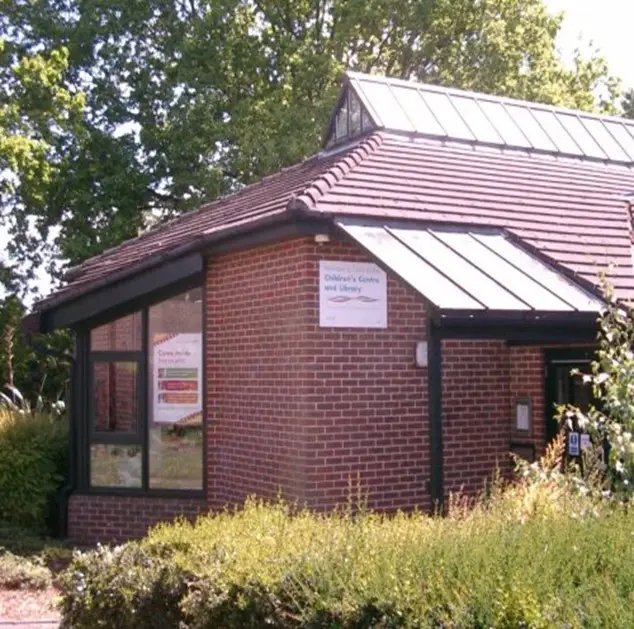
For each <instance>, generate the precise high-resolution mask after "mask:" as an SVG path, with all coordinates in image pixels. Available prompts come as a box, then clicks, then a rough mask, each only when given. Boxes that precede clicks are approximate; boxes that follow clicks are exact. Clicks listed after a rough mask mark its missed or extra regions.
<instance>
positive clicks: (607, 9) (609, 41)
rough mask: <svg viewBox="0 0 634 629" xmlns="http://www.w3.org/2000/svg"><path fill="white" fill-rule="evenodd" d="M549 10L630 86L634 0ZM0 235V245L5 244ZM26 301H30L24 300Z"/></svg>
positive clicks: (47, 286)
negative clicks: (591, 47)
mask: <svg viewBox="0 0 634 629" xmlns="http://www.w3.org/2000/svg"><path fill="white" fill-rule="evenodd" d="M544 1H545V3H546V5H547V6H548V8H549V9H550V10H551V11H552V12H559V11H563V12H564V13H565V19H564V23H563V26H562V30H561V32H560V35H559V39H558V48H559V51H560V53H561V55H562V57H563V58H564V59H565V60H570V59H571V58H572V55H573V53H574V50H575V48H577V47H581V49H582V50H584V49H585V48H586V46H587V44H589V43H590V42H592V44H593V45H594V46H595V47H596V48H598V49H599V50H600V52H601V54H602V55H603V56H604V57H605V59H606V60H607V62H608V66H609V68H610V71H611V72H612V74H614V75H616V76H618V77H620V78H621V80H622V82H623V87H624V88H627V87H633V88H634V55H632V44H631V38H632V31H633V26H634V0H544ZM5 238H6V237H3V235H2V234H0V248H4V245H5V244H6V243H5V242H4V239H5ZM35 283H36V285H37V287H38V289H39V291H40V292H41V293H42V294H44V295H45V294H47V293H48V292H49V291H50V290H51V283H50V278H49V277H48V275H47V273H46V272H45V271H44V270H43V269H41V270H40V271H39V272H38V277H37V280H36V282H35ZM28 301H29V302H30V300H28Z"/></svg>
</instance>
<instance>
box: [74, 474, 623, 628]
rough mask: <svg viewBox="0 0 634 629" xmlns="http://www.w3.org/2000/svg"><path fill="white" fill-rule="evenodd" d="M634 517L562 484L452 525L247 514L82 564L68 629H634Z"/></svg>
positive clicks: (153, 537) (480, 509)
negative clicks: (577, 494) (629, 628)
mask: <svg viewBox="0 0 634 629" xmlns="http://www.w3.org/2000/svg"><path fill="white" fill-rule="evenodd" d="M633 531H634V515H632V513H631V512H630V511H629V510H628V509H627V508H626V507H622V506H614V505H612V506H601V505H597V504H594V503H591V502H590V501H589V500H587V499H584V498H581V497H578V498H571V497H570V496H569V495H568V494H567V493H566V491H564V490H562V489H561V488H560V487H558V486H557V485H556V484H553V483H542V484H540V485H538V486H533V485H530V484H528V483H523V484H520V485H518V486H515V487H512V488H510V489H506V490H504V491H496V492H494V495H493V497H492V498H490V499H488V500H487V501H486V502H485V501H482V502H480V503H479V504H478V505H477V506H476V507H475V508H469V509H467V508H461V507H460V505H457V504H454V505H453V507H452V508H451V510H450V514H449V516H448V517H445V518H433V517H427V516H424V515H420V514H409V515H404V514H401V515H396V516H392V517H387V516H380V515H373V514H361V515H359V514H357V515H353V514H352V513H340V514H335V515H328V516H326V515H317V514H313V513H309V512H304V511H301V512H298V513H292V512H291V509H289V507H287V506H285V505H282V504H277V505H273V506H267V505H264V504H261V503H257V502H253V501H249V502H248V503H247V504H246V505H245V507H244V509H242V510H241V511H239V512H236V513H228V512H226V513H221V514H218V515H213V516H205V517H202V518H200V519H199V520H198V521H197V522H196V523H195V524H194V525H192V524H189V523H186V522H178V523H175V524H173V525H162V526H159V527H158V528H156V529H154V530H153V531H152V532H151V533H150V535H149V536H148V537H147V538H146V539H145V540H143V541H141V542H134V543H129V544H127V545H125V546H122V547H118V548H114V549H110V548H107V547H100V548H98V549H97V550H96V551H93V552H90V553H87V554H80V555H77V556H76V557H75V559H74V561H73V563H72V564H71V566H70V568H69V569H68V571H67V572H66V573H65V574H64V575H63V577H62V588H63V599H62V615H63V625H62V626H63V627H66V628H70V627H73V629H88V628H93V627H119V628H121V629H126V628H128V627H129V628H132V627H134V628H135V629H145V628H147V629H149V628H150V627H152V628H153V629H156V628H165V629H167V628H172V627H173V628H175V629H176V628H181V629H185V628H186V629H211V628H216V627H223V629H233V628H235V629H238V628H240V629H244V628H253V629H255V628H256V627H257V628H261V627H272V628H279V629H295V628H299V627H307V628H311V629H319V628H326V627H328V628H341V629H362V628H365V627H368V628H369V627H376V628H379V627H380V628H383V629H389V628H397V627H408V628H409V627H412V628H414V627H421V628H422V627H443V628H458V627H460V628H469V627H472V628H476V627H477V628H484V627H501V628H508V629H511V628H514V629H519V628H521V627H534V628H541V627H616V626H620V627H626V626H634V606H633V605H632V597H633V596H634V561H632V558H633V551H634V538H633Z"/></svg>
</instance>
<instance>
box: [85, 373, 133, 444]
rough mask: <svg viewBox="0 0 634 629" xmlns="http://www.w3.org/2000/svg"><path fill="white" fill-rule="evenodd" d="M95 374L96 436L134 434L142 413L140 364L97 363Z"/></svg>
mask: <svg viewBox="0 0 634 629" xmlns="http://www.w3.org/2000/svg"><path fill="white" fill-rule="evenodd" d="M92 373H93V387H92V397H93V400H92V401H93V420H94V426H93V428H94V430H95V432H98V433H135V432H136V431H137V425H138V424H137V421H138V409H139V391H138V381H139V380H138V364H137V363H136V362H134V361H130V362H122V361H95V362H94V363H93V371H92Z"/></svg>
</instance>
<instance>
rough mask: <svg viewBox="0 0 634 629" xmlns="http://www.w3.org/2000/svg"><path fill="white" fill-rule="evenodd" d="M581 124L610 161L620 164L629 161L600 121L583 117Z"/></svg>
mask: <svg viewBox="0 0 634 629" xmlns="http://www.w3.org/2000/svg"><path fill="white" fill-rule="evenodd" d="M582 122H583V124H584V126H585V128H586V129H587V130H588V131H589V132H590V134H591V135H592V137H593V138H594V139H595V140H596V142H597V144H598V145H599V146H600V147H601V149H602V150H603V151H604V152H605V153H606V154H607V156H608V157H609V158H610V159H613V160H616V161H621V162H627V161H629V156H628V155H626V154H625V153H624V152H623V149H622V148H621V147H620V146H619V145H618V144H617V143H616V141H615V140H614V138H613V137H612V136H611V135H610V133H609V132H608V130H607V129H606V128H605V127H604V126H603V124H602V122H601V121H600V120H597V119H596V118H586V117H584V118H582Z"/></svg>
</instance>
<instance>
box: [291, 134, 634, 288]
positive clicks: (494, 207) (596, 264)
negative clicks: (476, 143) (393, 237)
mask: <svg viewBox="0 0 634 629" xmlns="http://www.w3.org/2000/svg"><path fill="white" fill-rule="evenodd" d="M380 135H381V137H382V142H381V144H380V146H379V147H378V148H377V149H376V150H374V151H373V152H372V153H371V154H369V155H368V156H367V157H366V158H365V159H363V160H362V161H361V163H360V164H359V165H358V166H356V167H355V168H354V169H353V170H352V171H351V172H350V173H348V175H347V176H346V177H345V178H344V179H343V180H342V181H340V182H339V183H338V184H337V185H336V186H334V187H333V188H331V189H329V190H328V191H327V192H326V193H325V194H322V195H321V196H320V197H319V198H318V199H315V198H314V194H304V195H301V196H300V197H299V199H300V200H302V201H304V203H305V204H306V206H307V208H308V209H310V210H312V211H314V212H319V213H322V214H332V215H355V216H367V217H380V218H391V219H394V218H402V219H415V220H424V221H432V222H442V223H457V224H471V225H488V226H495V227H500V228H506V229H508V230H510V231H512V232H514V233H515V234H517V235H518V236H519V237H521V238H523V239H524V240H526V241H527V242H528V243H530V244H531V245H533V246H534V247H536V248H537V249H539V250H541V251H542V252H543V253H544V254H546V255H548V256H550V257H551V258H552V259H553V260H554V261H555V262H557V263H559V264H561V265H563V266H565V267H567V268H568V269H570V270H572V271H573V272H575V273H578V274H579V275H580V276H582V277H583V278H585V279H586V280H589V281H591V282H592V283H593V284H596V283H597V277H598V273H599V272H600V271H604V270H606V269H607V267H608V266H609V265H613V266H614V268H613V271H612V273H611V278H612V282H613V284H614V286H615V288H616V289H617V291H618V294H619V295H620V296H622V297H623V298H628V299H633V298H634V272H633V269H632V255H631V243H630V237H629V230H630V227H629V217H628V211H627V204H626V202H625V200H624V198H623V195H624V194H625V193H626V192H628V191H631V190H632V189H634V170H631V169H629V168H627V167H625V166H616V165H601V164H592V163H588V162H581V161H575V160H572V159H570V158H553V157H546V156H540V155H526V154H523V153H521V152H518V151H506V152H502V151H499V150H492V149H486V148H482V147H478V148H474V147H465V146H464V145H449V144H442V143H440V142H433V141H429V140H426V141H423V140H413V139H409V138H405V137H403V136H398V135H390V134H389V133H386V132H383V133H381V134H380Z"/></svg>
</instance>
